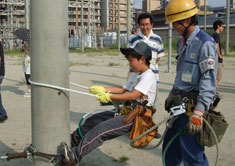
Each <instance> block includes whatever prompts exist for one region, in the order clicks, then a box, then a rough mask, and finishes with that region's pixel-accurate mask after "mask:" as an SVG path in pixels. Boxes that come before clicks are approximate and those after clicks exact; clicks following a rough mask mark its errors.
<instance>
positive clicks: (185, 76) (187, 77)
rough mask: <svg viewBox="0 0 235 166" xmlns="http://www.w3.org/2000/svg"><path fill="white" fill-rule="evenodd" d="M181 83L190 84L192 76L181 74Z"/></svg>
mask: <svg viewBox="0 0 235 166" xmlns="http://www.w3.org/2000/svg"><path fill="white" fill-rule="evenodd" d="M182 81H184V82H188V83H191V82H192V74H191V73H183V74H182Z"/></svg>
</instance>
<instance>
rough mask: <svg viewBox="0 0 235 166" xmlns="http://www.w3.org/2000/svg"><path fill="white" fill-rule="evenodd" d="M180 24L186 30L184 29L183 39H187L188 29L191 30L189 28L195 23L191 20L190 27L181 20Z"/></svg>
mask: <svg viewBox="0 0 235 166" xmlns="http://www.w3.org/2000/svg"><path fill="white" fill-rule="evenodd" d="M178 23H179V24H180V25H182V26H183V27H184V28H185V29H184V33H183V35H182V36H183V37H185V38H186V36H187V34H188V29H189V27H190V26H191V25H192V24H193V22H192V20H190V24H189V26H187V27H186V26H184V24H183V20H180V21H178Z"/></svg>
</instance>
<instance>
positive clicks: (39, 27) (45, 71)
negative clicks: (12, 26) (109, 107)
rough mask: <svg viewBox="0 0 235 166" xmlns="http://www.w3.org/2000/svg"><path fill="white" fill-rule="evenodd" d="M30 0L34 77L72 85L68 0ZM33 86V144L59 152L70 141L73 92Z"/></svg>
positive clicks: (44, 165) (37, 163) (37, 164)
mask: <svg viewBox="0 0 235 166" xmlns="http://www.w3.org/2000/svg"><path fill="white" fill-rule="evenodd" d="M30 2H31V3H30V4H31V15H30V16H31V17H30V18H31V23H30V31H31V80H32V81H33V82H38V83H45V84H51V85H56V86H60V87H65V88H68V87H69V70H68V67H69V62H68V54H69V53H68V1H64V0H50V1H48V0H40V1H35V0H31V1H30ZM49 9H50V10H49ZM31 88H32V97H31V110H32V144H33V146H34V147H35V148H36V150H37V151H39V152H44V153H49V154H58V149H57V148H58V146H59V145H60V143H61V142H62V141H65V142H67V143H68V144H69V143H70V127H69V126H70V121H69V119H70V115H69V110H70V109H69V100H70V99H69V93H67V92H65V91H59V90H55V89H51V88H46V87H41V86H35V85H32V86H31ZM48 162H49V161H47V160H44V159H42V158H40V157H37V158H34V159H33V166H48Z"/></svg>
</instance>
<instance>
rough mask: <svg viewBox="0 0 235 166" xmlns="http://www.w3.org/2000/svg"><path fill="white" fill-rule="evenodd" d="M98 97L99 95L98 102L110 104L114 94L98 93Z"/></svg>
mask: <svg viewBox="0 0 235 166" xmlns="http://www.w3.org/2000/svg"><path fill="white" fill-rule="evenodd" d="M97 95H98V97H97V98H96V100H100V101H101V102H102V103H108V102H110V101H112V100H111V99H110V96H111V95H112V94H110V93H98V94H97Z"/></svg>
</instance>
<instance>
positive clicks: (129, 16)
mask: <svg viewBox="0 0 235 166" xmlns="http://www.w3.org/2000/svg"><path fill="white" fill-rule="evenodd" d="M130 36H131V0H127V41H128V40H129V38H130Z"/></svg>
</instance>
